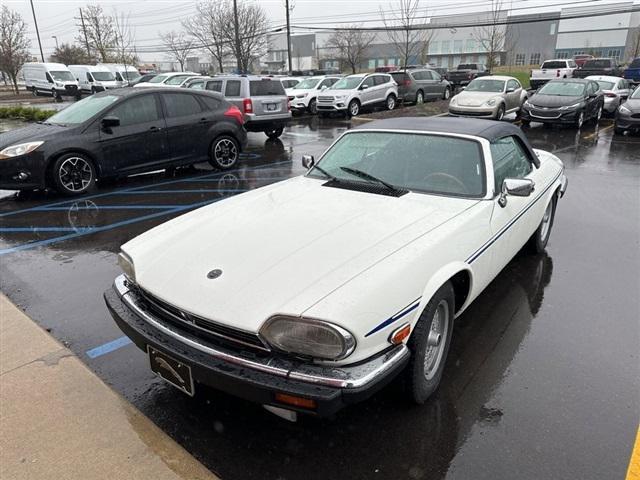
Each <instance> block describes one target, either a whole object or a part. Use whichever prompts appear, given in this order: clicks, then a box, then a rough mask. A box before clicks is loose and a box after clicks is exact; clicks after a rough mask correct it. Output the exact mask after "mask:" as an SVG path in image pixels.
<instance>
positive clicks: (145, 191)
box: [116, 188, 246, 195]
mask: <svg viewBox="0 0 640 480" xmlns="http://www.w3.org/2000/svg"><path fill="white" fill-rule="evenodd" d="M233 192H246V190H237V189H236V190H221V189H217V188H200V189H193V190H144V191H137V192H122V195H147V194H150V193H163V194H166V193H169V194H173V193H233ZM116 195H120V193H117V194H116Z"/></svg>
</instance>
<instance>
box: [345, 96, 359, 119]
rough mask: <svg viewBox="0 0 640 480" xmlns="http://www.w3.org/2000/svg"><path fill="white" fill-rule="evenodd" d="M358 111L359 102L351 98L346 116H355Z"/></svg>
mask: <svg viewBox="0 0 640 480" xmlns="http://www.w3.org/2000/svg"><path fill="white" fill-rule="evenodd" d="M359 113H360V102H359V101H358V100H351V101H350V102H349V107H347V117H357V116H358V114H359Z"/></svg>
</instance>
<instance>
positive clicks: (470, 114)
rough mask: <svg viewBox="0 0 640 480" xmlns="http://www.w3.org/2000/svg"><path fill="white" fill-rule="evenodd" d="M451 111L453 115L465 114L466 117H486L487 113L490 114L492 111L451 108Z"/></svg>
mask: <svg viewBox="0 0 640 480" xmlns="http://www.w3.org/2000/svg"><path fill="white" fill-rule="evenodd" d="M449 112H450V113H451V114H452V115H460V116H464V117H486V116H487V115H490V113H488V112H473V111H470V112H466V111H462V110H453V109H451V110H449Z"/></svg>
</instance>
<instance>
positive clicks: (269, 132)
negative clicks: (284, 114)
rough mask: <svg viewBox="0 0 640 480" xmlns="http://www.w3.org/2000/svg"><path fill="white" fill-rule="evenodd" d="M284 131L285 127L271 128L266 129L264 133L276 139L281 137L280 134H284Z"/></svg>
mask: <svg viewBox="0 0 640 480" xmlns="http://www.w3.org/2000/svg"><path fill="white" fill-rule="evenodd" d="M282 132H284V127H277V128H272V129H271V130H266V131H265V132H264V133H265V135H266V136H267V137H269V138H271V139H275V138H278V137H280V135H282Z"/></svg>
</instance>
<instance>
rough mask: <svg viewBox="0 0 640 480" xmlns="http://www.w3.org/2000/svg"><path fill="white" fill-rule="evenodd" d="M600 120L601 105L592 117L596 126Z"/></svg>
mask: <svg viewBox="0 0 640 480" xmlns="http://www.w3.org/2000/svg"><path fill="white" fill-rule="evenodd" d="M601 118H602V105H600V106H599V107H598V111H597V112H596V114H595V116H594V117H593V123H594V125H597V124H598V123H599V122H600V119H601Z"/></svg>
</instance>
